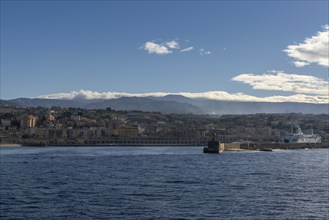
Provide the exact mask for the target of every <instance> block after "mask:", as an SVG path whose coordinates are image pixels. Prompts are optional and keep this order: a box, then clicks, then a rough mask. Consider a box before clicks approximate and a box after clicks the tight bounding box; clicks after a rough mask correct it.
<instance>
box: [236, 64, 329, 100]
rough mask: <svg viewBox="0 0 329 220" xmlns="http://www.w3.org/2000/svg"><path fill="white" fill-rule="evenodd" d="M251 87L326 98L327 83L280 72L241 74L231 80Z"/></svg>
mask: <svg viewBox="0 0 329 220" xmlns="http://www.w3.org/2000/svg"><path fill="white" fill-rule="evenodd" d="M232 80H233V81H237V82H242V83H245V84H248V85H250V86H252V88H253V89H257V90H272V91H285V92H294V93H298V94H314V95H327V96H328V88H329V84H328V81H326V80H324V79H321V78H317V77H314V76H307V75H297V74H287V73H284V72H282V71H275V70H273V71H270V72H268V73H266V74H263V75H254V74H252V73H249V74H241V75H238V76H236V77H234V78H233V79H232Z"/></svg>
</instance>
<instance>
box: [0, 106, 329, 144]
mask: <svg viewBox="0 0 329 220" xmlns="http://www.w3.org/2000/svg"><path fill="white" fill-rule="evenodd" d="M0 119H1V124H0V144H1V145H6V144H19V145H57V146H66V145H108V146H110V145H138V146H144V145H145V146H147V145H164V146H170V145H172V146H183V145H186V146H204V145H207V142H208V141H209V140H210V139H211V138H216V139H218V140H219V141H220V142H222V143H237V142H248V143H282V142H283V137H285V136H287V135H291V134H292V133H294V132H295V130H294V129H295V128H294V125H295V124H298V126H299V127H300V128H301V129H302V130H303V132H304V133H305V134H307V133H311V132H312V133H313V132H314V133H316V134H318V135H319V136H321V139H322V142H328V140H329V128H328V124H329V120H328V115H327V114H322V115H312V114H300V113H287V114H252V115H221V116H220V115H194V114H161V113H159V112H141V111H115V110H112V109H111V108H107V109H95V110H87V109H82V108H61V107H56V106H54V107H50V108H45V107H29V108H22V107H13V106H2V107H1V109H0Z"/></svg>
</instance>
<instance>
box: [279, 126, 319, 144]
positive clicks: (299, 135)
mask: <svg viewBox="0 0 329 220" xmlns="http://www.w3.org/2000/svg"><path fill="white" fill-rule="evenodd" d="M295 127H296V128H297V132H295V133H293V134H291V135H288V136H285V137H283V142H285V143H321V141H322V138H321V136H320V135H318V134H313V129H311V134H304V133H303V132H302V129H300V127H299V126H298V125H295Z"/></svg>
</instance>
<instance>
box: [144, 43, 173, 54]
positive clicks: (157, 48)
mask: <svg viewBox="0 0 329 220" xmlns="http://www.w3.org/2000/svg"><path fill="white" fill-rule="evenodd" d="M143 49H144V50H146V51H147V52H148V53H149V54H151V53H155V54H159V55H163V54H170V53H172V51H170V50H169V49H168V48H167V47H166V46H164V45H161V44H157V43H154V42H146V43H145V44H144V45H143Z"/></svg>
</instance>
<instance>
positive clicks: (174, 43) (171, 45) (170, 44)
mask: <svg viewBox="0 0 329 220" xmlns="http://www.w3.org/2000/svg"><path fill="white" fill-rule="evenodd" d="M166 45H167V47H169V48H170V49H179V48H180V46H179V44H178V42H177V41H174V40H173V41H169V42H167V43H166Z"/></svg>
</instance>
